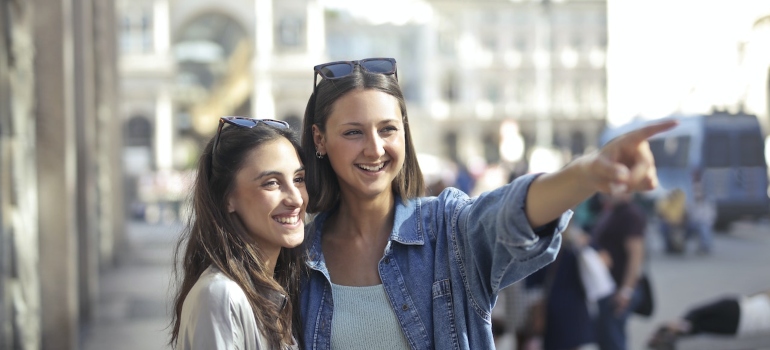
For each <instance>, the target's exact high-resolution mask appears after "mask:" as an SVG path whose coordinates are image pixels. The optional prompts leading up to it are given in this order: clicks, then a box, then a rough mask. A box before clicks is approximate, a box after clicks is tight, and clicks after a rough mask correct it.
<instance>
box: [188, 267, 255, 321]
mask: <svg viewBox="0 0 770 350" xmlns="http://www.w3.org/2000/svg"><path fill="white" fill-rule="evenodd" d="M188 301H190V302H191V303H195V304H198V305H202V306H204V307H203V308H216V309H219V310H227V309H228V306H232V305H246V306H248V305H249V303H248V299H247V298H246V294H245V293H244V292H243V289H241V287H240V286H239V285H238V284H237V283H235V281H233V280H231V279H230V278H229V277H227V276H226V275H225V274H224V273H222V272H221V271H219V269H217V268H216V267H214V266H210V267H209V268H208V269H206V270H205V271H204V272H203V273H202V274H201V276H200V277H198V281H196V282H195V285H193V287H192V289H191V290H190V293H189V294H188V295H187V298H186V299H185V304H187V302H188Z"/></svg>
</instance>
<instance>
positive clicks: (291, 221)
mask: <svg viewBox="0 0 770 350" xmlns="http://www.w3.org/2000/svg"><path fill="white" fill-rule="evenodd" d="M273 221H275V222H277V223H279V224H284V225H296V224H297V223H298V222H299V215H292V216H273Z"/></svg>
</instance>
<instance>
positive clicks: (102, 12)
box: [93, 0, 125, 266]
mask: <svg viewBox="0 0 770 350" xmlns="http://www.w3.org/2000/svg"><path fill="white" fill-rule="evenodd" d="M93 4H94V28H95V31H94V47H95V48H94V50H95V61H96V62H97V63H98V65H97V67H96V71H95V75H96V79H95V84H96V88H95V99H96V129H97V130H98V132H97V134H96V135H95V136H96V137H95V142H96V145H97V147H96V149H98V150H99V152H98V154H97V160H96V162H97V167H98V169H99V170H98V172H97V173H98V179H97V187H98V189H99V190H98V191H97V192H98V193H99V195H98V200H97V201H98V206H99V211H100V213H101V215H99V218H98V220H99V229H98V231H99V252H100V253H99V256H100V264H99V265H100V266H109V265H111V264H112V263H113V262H114V259H115V251H119V249H120V247H121V246H123V244H124V238H125V236H124V215H125V214H124V206H123V162H122V158H121V157H122V152H121V151H122V149H123V142H122V138H123V137H122V132H121V125H122V123H121V120H120V116H119V115H118V110H119V108H118V98H117V93H118V71H117V45H116V42H117V40H116V38H117V32H116V29H115V28H116V23H115V3H114V1H112V0H95V1H94V2H93Z"/></svg>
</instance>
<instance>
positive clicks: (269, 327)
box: [169, 125, 303, 349]
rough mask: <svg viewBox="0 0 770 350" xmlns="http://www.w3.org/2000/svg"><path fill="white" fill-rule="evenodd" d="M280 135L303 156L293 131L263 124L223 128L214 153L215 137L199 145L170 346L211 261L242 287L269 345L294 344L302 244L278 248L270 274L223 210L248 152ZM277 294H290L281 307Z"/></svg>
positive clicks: (239, 226)
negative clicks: (192, 292)
mask: <svg viewBox="0 0 770 350" xmlns="http://www.w3.org/2000/svg"><path fill="white" fill-rule="evenodd" d="M280 138H286V139H287V140H289V141H290V142H291V144H292V145H293V146H294V148H295V150H296V151H297V155H298V156H299V157H300V158H301V157H302V154H301V152H300V149H299V145H298V143H297V140H296V139H295V136H294V134H293V132H292V131H291V130H289V129H276V128H272V127H268V126H265V125H257V126H256V127H254V128H242V127H235V126H226V127H225V128H224V129H222V134H221V137H220V139H219V144H218V145H217V154H215V155H212V154H211V149H212V144H213V138H212V140H210V141H209V142H208V144H207V145H206V147H205V149H204V150H203V153H202V154H201V157H200V160H199V161H198V172H197V177H196V179H195V183H194V185H193V186H194V187H193V191H192V193H191V197H192V212H191V214H190V217H189V218H188V222H187V227H186V228H185V231H184V232H183V234H182V236H181V237H180V239H179V241H178V242H177V244H176V250H175V252H174V261H175V264H174V276H175V277H176V278H175V281H176V282H177V288H176V293H175V295H174V315H173V317H172V321H171V323H172V326H173V330H172V332H171V340H170V342H169V343H170V344H171V345H174V346H175V345H176V343H177V340H178V337H179V327H180V323H181V315H182V306H183V304H184V300H185V298H186V297H187V294H188V293H189V292H190V290H191V289H192V287H193V285H194V284H195V282H196V281H197V280H198V278H199V277H200V275H201V274H202V273H203V272H204V271H205V270H206V269H207V268H208V267H209V266H215V267H216V268H218V269H219V270H220V271H221V272H222V273H223V274H225V275H226V276H227V277H229V278H230V279H231V280H233V281H234V282H235V283H236V284H238V286H239V287H241V289H242V290H243V292H244V293H245V294H246V298H247V299H248V300H249V304H250V305H251V308H252V311H253V312H254V317H255V319H256V321H257V323H258V325H259V327H260V329H261V330H262V332H263V335H264V336H265V338H266V339H267V340H268V342H269V344H270V347H271V348H273V349H280V348H281V344H292V332H293V331H294V332H295V334H298V333H297V330H298V328H295V329H293V328H292V327H299V325H298V324H297V322H292V317H293V313H292V308H293V307H295V306H296V305H297V300H298V299H297V298H298V296H297V295H298V294H299V293H298V292H299V273H300V272H299V269H300V266H301V264H302V261H303V257H302V255H301V248H292V249H286V248H282V249H281V252H280V254H279V256H278V261H277V262H276V266H275V272H274V273H270V271H268V270H267V269H266V267H265V258H264V254H263V253H262V251H261V250H260V247H259V246H258V245H256V244H255V243H254V240H253V239H251V238H250V236H249V233H248V232H247V231H246V229H245V227H244V225H243V224H242V223H241V221H240V218H239V217H238V215H237V214H236V213H228V211H227V198H228V197H229V196H230V194H231V192H232V191H233V189H234V187H235V176H236V174H237V173H238V171H239V170H240V169H241V168H242V167H243V166H244V160H245V159H246V157H247V155H248V154H249V153H250V152H251V151H252V150H253V149H255V148H257V147H261V146H262V145H264V144H265V143H266V142H270V141H273V140H277V139H280ZM212 156H213V158H212ZM182 249H184V252H182ZM180 258H181V260H180ZM180 277H181V281H180ZM279 294H284V295H287V296H289V297H291V298H290V299H289V300H288V301H287V303H286V306H285V307H283V308H281V305H280V303H276V300H275V298H276V296H279ZM292 323H294V325H292Z"/></svg>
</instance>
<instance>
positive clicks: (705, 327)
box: [647, 290, 770, 350]
mask: <svg viewBox="0 0 770 350" xmlns="http://www.w3.org/2000/svg"><path fill="white" fill-rule="evenodd" d="M759 333H768V334H770V290H766V291H762V292H760V293H755V294H752V295H746V296H726V297H722V298H717V299H714V300H711V301H708V302H705V303H699V304H697V305H695V306H693V307H691V308H690V309H689V310H688V311H687V312H686V313H685V314H684V316H683V317H682V318H681V319H677V320H673V321H668V322H666V323H664V324H662V325H660V326H659V327H658V329H657V330H656V331H655V333H654V334H653V335H652V336H651V337H650V339H649V340H648V341H647V346H648V347H649V348H650V349H656V350H673V349H675V348H676V342H677V341H678V340H679V339H681V338H686V337H690V336H694V335H698V334H719V335H725V336H736V337H740V336H747V335H753V334H759Z"/></svg>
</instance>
